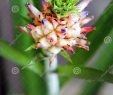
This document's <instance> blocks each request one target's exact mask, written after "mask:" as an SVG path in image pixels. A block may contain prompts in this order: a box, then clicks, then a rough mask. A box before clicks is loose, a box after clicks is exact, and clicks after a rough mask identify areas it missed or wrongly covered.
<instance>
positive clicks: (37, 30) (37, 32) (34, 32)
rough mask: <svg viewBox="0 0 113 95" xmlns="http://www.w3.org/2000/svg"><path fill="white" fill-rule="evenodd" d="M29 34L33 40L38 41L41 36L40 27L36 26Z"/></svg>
mask: <svg viewBox="0 0 113 95" xmlns="http://www.w3.org/2000/svg"><path fill="white" fill-rule="evenodd" d="M31 34H32V36H33V38H34V39H35V40H36V41H38V39H39V38H40V37H42V36H43V32H42V29H41V26H37V27H36V28H34V29H33V30H32V31H31Z"/></svg>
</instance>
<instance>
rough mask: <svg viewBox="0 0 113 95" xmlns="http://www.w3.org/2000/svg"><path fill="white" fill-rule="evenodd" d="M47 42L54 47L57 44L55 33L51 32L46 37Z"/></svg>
mask: <svg viewBox="0 0 113 95" xmlns="http://www.w3.org/2000/svg"><path fill="white" fill-rule="evenodd" d="M47 40H48V41H49V42H50V43H51V44H52V45H55V44H56V43H57V35H56V33H55V32H51V33H50V34H48V36H47Z"/></svg>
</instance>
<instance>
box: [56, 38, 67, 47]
mask: <svg viewBox="0 0 113 95" xmlns="http://www.w3.org/2000/svg"><path fill="white" fill-rule="evenodd" d="M67 44H68V41H67V40H66V39H58V43H57V46H59V47H63V46H67Z"/></svg>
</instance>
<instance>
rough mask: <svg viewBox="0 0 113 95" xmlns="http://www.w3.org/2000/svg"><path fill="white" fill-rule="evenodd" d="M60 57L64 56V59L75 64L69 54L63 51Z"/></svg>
mask: <svg viewBox="0 0 113 95" xmlns="http://www.w3.org/2000/svg"><path fill="white" fill-rule="evenodd" d="M60 55H61V56H63V57H64V58H66V59H67V60H68V61H69V62H70V63H73V62H72V60H71V57H70V55H69V53H67V52H66V51H65V50H63V51H61V52H60Z"/></svg>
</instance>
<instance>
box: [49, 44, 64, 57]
mask: <svg viewBox="0 0 113 95" xmlns="http://www.w3.org/2000/svg"><path fill="white" fill-rule="evenodd" d="M61 50H62V48H59V47H55V46H52V47H51V48H49V50H48V51H49V52H51V53H52V54H54V55H56V54H58V53H59V52H60V51H61Z"/></svg>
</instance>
